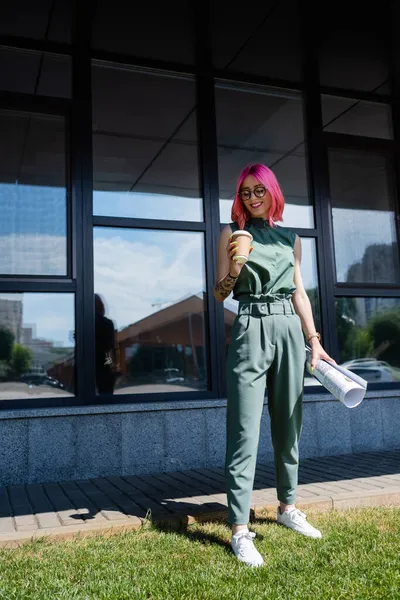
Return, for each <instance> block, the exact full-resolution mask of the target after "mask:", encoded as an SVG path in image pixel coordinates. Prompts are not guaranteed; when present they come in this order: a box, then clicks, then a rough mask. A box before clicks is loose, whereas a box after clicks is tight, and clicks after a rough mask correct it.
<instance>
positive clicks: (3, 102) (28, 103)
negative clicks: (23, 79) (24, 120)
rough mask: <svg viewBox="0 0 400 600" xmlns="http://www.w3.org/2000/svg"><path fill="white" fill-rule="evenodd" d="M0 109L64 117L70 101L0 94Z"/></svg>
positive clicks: (13, 93) (15, 93)
mask: <svg viewBox="0 0 400 600" xmlns="http://www.w3.org/2000/svg"><path fill="white" fill-rule="evenodd" d="M0 108H3V109H7V110H15V111H23V112H31V113H35V114H38V113H39V114H43V115H60V116H65V115H67V114H68V113H69V111H70V110H71V101H70V100H65V99H63V98H50V97H47V96H31V95H30V94H20V93H17V92H0Z"/></svg>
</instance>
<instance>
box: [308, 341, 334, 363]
mask: <svg viewBox="0 0 400 600" xmlns="http://www.w3.org/2000/svg"><path fill="white" fill-rule="evenodd" d="M311 350H312V357H311V368H312V369H315V367H316V366H317V361H318V360H321V359H323V360H326V361H328V362H331V363H334V364H336V360H334V359H333V358H331V357H330V356H329V354H327V352H325V350H324V349H323V347H322V346H321V344H320V343H319V341H316V342H314V343H313V344H312V348H311Z"/></svg>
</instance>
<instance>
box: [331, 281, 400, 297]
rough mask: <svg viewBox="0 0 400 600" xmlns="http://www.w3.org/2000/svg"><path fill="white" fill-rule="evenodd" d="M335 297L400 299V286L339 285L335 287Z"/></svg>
mask: <svg viewBox="0 0 400 600" xmlns="http://www.w3.org/2000/svg"><path fill="white" fill-rule="evenodd" d="M335 296H355V297H357V298H400V286H399V285H397V286H396V285H391V286H382V285H373V284H359V285H357V284H354V283H351V284H339V283H337V284H336V285H335Z"/></svg>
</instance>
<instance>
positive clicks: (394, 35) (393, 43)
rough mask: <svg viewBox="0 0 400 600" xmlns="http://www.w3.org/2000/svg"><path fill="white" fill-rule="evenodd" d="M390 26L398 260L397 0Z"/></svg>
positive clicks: (399, 95) (399, 65) (399, 20)
mask: <svg viewBox="0 0 400 600" xmlns="http://www.w3.org/2000/svg"><path fill="white" fill-rule="evenodd" d="M391 10H392V14H391V17H392V19H391V25H392V26H391V28H390V33H391V35H390V36H389V37H390V64H389V69H390V76H391V83H392V92H393V104H392V119H393V121H392V123H393V134H394V157H395V160H394V173H395V192H396V193H395V197H396V203H395V215H396V218H395V226H396V234H397V242H398V245H397V247H398V250H399V261H400V38H399V28H398V24H399V23H400V5H399V2H392V3H391Z"/></svg>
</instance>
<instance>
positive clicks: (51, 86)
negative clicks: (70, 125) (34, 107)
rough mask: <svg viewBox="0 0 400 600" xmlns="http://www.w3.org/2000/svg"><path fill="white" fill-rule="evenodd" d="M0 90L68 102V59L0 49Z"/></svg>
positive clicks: (69, 86) (69, 84)
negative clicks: (63, 99) (50, 97)
mask: <svg viewBox="0 0 400 600" xmlns="http://www.w3.org/2000/svg"><path fill="white" fill-rule="evenodd" d="M0 90H3V91H6V92H18V93H21V94H38V95H40V96H54V97H55V98H71V59H70V58H69V57H67V56H54V55H49V54H44V53H43V52H25V51H22V50H13V49H10V48H0Z"/></svg>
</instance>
